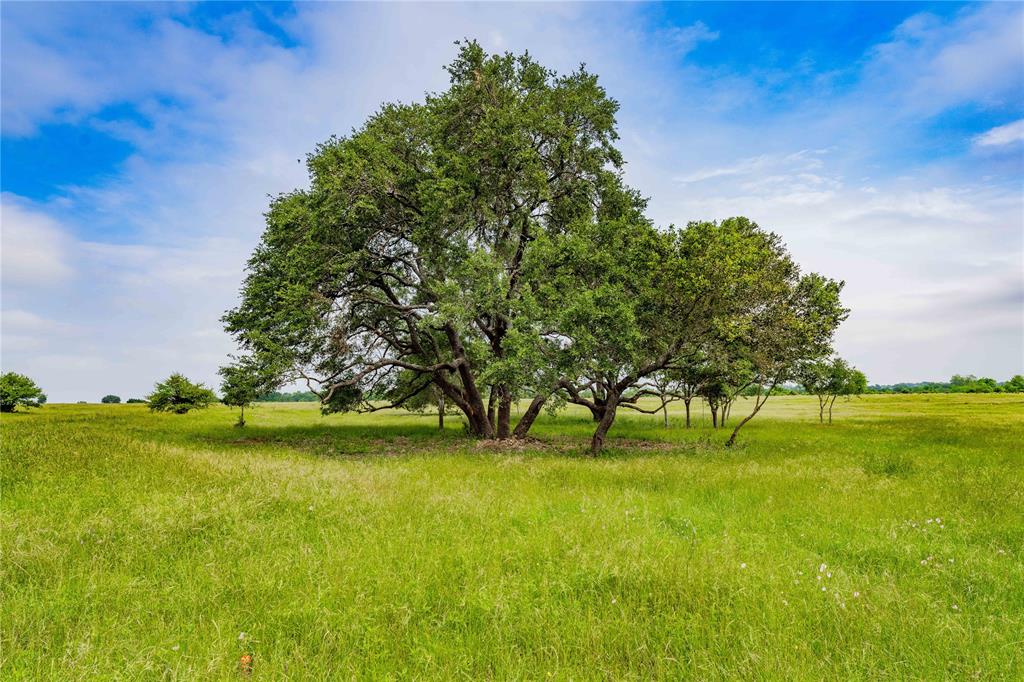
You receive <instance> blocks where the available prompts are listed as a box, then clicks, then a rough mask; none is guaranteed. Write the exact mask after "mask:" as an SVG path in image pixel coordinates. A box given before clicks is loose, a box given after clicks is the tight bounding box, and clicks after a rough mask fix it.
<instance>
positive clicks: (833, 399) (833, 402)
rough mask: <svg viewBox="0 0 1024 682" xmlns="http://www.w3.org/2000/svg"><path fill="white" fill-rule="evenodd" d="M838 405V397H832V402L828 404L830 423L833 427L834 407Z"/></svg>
mask: <svg viewBox="0 0 1024 682" xmlns="http://www.w3.org/2000/svg"><path fill="white" fill-rule="evenodd" d="M835 404H836V397H835V396H832V402H830V403H829V404H828V423H829V426H831V425H832V406H833V405H835Z"/></svg>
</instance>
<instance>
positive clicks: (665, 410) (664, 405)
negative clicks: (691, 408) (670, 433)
mask: <svg viewBox="0 0 1024 682" xmlns="http://www.w3.org/2000/svg"><path fill="white" fill-rule="evenodd" d="M661 412H662V414H664V415H665V428H666V429H667V428H668V403H666V402H662V403H661Z"/></svg>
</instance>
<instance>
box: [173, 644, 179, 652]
mask: <svg viewBox="0 0 1024 682" xmlns="http://www.w3.org/2000/svg"><path fill="white" fill-rule="evenodd" d="M180 648H181V645H180V644H175V645H174V646H172V647H171V651H177V650H178V649H180Z"/></svg>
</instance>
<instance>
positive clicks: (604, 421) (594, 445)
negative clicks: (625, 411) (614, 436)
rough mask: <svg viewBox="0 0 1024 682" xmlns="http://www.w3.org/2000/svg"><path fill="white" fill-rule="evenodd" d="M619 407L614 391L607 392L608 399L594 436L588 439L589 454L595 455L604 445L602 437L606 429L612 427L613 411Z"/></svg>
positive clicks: (617, 397) (606, 433) (606, 432)
mask: <svg viewBox="0 0 1024 682" xmlns="http://www.w3.org/2000/svg"><path fill="white" fill-rule="evenodd" d="M618 407H619V396H618V395H616V394H614V393H609V394H608V400H607V402H605V404H604V414H603V415H601V421H600V422H598V424H597V430H596V431H594V437H593V438H592V439H591V441H590V456H591V457H597V455H598V453H599V452H601V448H602V447H604V438H605V436H606V435H608V429H610V428H612V422H614V421H615V412H616V410H617V409H618Z"/></svg>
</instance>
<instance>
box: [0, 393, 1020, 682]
mask: <svg viewBox="0 0 1024 682" xmlns="http://www.w3.org/2000/svg"><path fill="white" fill-rule="evenodd" d="M742 410H743V406H742V405H740V406H737V408H736V409H735V411H734V414H735V415H739V414H740V413H741V412H742ZM695 412H696V415H697V417H698V419H697V421H698V427H697V428H693V429H690V430H686V429H684V428H682V425H681V413H679V412H674V413H673V414H672V422H673V423H672V425H671V428H669V429H665V428H663V427H662V426H661V423H660V417H652V416H647V415H631V414H629V413H626V414H624V415H623V418H622V419H621V420H620V421H619V422H618V423H617V424H616V425H615V427H614V429H613V431H612V439H611V440H610V446H611V447H610V448H609V450H608V452H607V453H606V454H605V455H604V456H602V457H601V458H599V459H597V460H592V459H589V458H587V457H586V456H585V455H584V449H585V446H586V438H587V436H588V435H589V433H590V431H591V429H592V427H593V424H592V423H591V422H590V421H589V419H588V418H586V417H585V415H583V414H582V413H579V412H573V411H569V412H566V413H563V414H562V415H560V416H559V417H558V418H556V419H551V418H544V419H542V420H541V421H540V422H539V423H538V424H537V425H536V432H535V434H534V435H535V436H536V437H537V440H536V441H535V442H531V443H530V444H529V445H527V446H526V447H520V446H503V445H496V444H494V443H484V444H480V443H476V442H474V441H472V440H468V439H466V438H464V437H463V436H462V433H461V430H460V428H459V425H458V420H454V419H453V420H449V422H450V423H449V428H448V429H447V430H446V431H445V432H444V433H443V434H439V433H437V431H436V427H435V424H436V417H434V416H433V415H411V414H407V413H404V412H386V413H377V414H374V415H371V416H355V415H336V416H331V417H326V418H324V417H321V416H320V415H319V413H318V412H317V410H316V408H315V406H312V405H309V404H276V405H264V406H260V407H257V408H256V409H254V410H252V413H251V416H250V414H249V413H248V412H247V415H246V416H247V417H249V421H250V424H251V425H250V426H249V427H246V428H245V429H238V428H234V427H233V426H232V423H233V421H234V415H233V414H232V413H231V412H230V411H229V410H228V409H226V408H223V407H218V408H213V409H210V410H208V411H205V412H200V413H193V414H189V415H185V416H176V415H154V414H150V413H148V411H147V410H146V409H145V407H144V406H135V405H110V406H81V405H66V406H65V405H56V406H46V407H45V408H43V409H41V410H36V411H32V412H31V413H26V414H14V415H4V416H3V419H2V420H0V439H2V441H0V442H2V481H0V483H2V489H0V493H2V498H0V510H2V549H3V555H2V564H0V568H2V575H0V578H2V586H0V590H2V594H0V596H2V600H3V601H2V619H0V636H2V641H0V647H2V648H0V677H2V678H4V679H96V678H119V679H138V678H172V679H179V678H180V679H217V678H221V679H233V678H238V677H239V676H240V675H242V674H243V673H242V672H240V670H239V660H240V657H241V656H242V655H243V654H251V655H252V656H253V660H254V663H253V673H252V674H253V677H257V678H263V679H329V678H330V679H335V678H394V679H397V678H435V679H436V678H440V679H458V678H466V679H480V678H487V679H493V678H497V679H509V678H515V679H520V678H526V679H597V678H603V679H615V680H619V679H645V680H646V679H658V678H670V679H758V680H759V679H843V680H846V679H901V680H903V679H949V678H968V679H986V680H987V679H1021V678H1022V677H1024V656H1022V653H1021V651H1022V648H1024V635H1022V634H1021V633H1022V632H1024V469H1022V466H1024V448H1022V441H1024V437H1022V436H1024V400H1022V399H1021V398H1020V397H1013V396H992V395H989V396H964V395H956V396H938V395H936V396H912V397H900V396H877V397H876V396H872V397H866V398H863V399H861V400H854V401H851V402H848V403H837V408H836V423H835V424H834V425H832V426H821V425H819V424H818V423H817V408H816V403H814V401H813V399H810V400H808V399H806V398H773V399H772V400H770V401H769V403H768V407H767V408H766V409H765V411H764V412H762V414H761V415H759V416H758V418H757V419H755V420H754V421H753V422H751V423H750V425H749V426H748V427H747V428H745V429H744V431H743V432H741V436H740V439H741V440H740V445H739V446H738V447H736V448H731V449H726V448H724V447H723V446H722V443H723V441H724V440H725V437H726V436H727V435H728V434H727V432H721V431H717V432H716V431H712V430H711V429H710V428H708V427H707V425H706V424H705V425H704V426H703V427H701V426H699V424H700V409H699V408H698V409H697V410H696V411H695ZM734 419H735V417H734Z"/></svg>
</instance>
